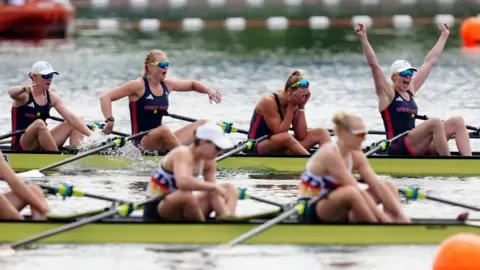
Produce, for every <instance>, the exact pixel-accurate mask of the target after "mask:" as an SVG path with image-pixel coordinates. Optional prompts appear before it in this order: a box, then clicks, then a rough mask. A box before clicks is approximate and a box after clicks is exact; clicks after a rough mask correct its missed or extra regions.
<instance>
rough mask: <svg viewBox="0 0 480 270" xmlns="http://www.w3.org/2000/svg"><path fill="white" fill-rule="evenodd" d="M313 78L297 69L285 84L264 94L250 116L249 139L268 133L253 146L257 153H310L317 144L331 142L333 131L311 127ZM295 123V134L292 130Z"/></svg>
mask: <svg viewBox="0 0 480 270" xmlns="http://www.w3.org/2000/svg"><path fill="white" fill-rule="evenodd" d="M309 87H310V82H309V81H308V80H307V79H306V78H305V77H304V76H303V75H302V74H301V72H300V71H294V72H293V73H292V74H291V75H290V76H289V77H288V79H287V81H286V82H285V87H284V88H283V89H281V90H279V91H277V92H276V93H268V94H265V95H263V96H262V97H261V98H260V100H259V101H258V102H257V104H256V105H255V109H254V111H253V115H252V118H251V120H250V130H249V133H248V138H249V139H258V138H260V137H262V136H265V135H268V136H269V137H268V139H267V140H264V141H262V142H260V143H259V144H257V145H256V147H255V148H254V149H253V150H252V151H253V152H255V153H257V154H284V153H289V154H294V155H309V154H310V153H309V150H310V149H311V148H312V147H313V146H314V145H316V144H319V145H322V144H324V143H327V142H330V133H329V132H328V131H327V130H326V129H323V128H315V129H308V127H307V120H306V118H305V105H306V104H307V102H308V100H309V99H310V89H309ZM291 126H293V132H294V135H291V134H290V133H288V131H289V129H290V127H291Z"/></svg>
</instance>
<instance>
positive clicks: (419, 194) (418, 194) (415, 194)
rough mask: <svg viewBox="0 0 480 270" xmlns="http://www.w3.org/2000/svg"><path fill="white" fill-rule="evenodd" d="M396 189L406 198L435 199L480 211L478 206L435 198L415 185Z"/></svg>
mask: <svg viewBox="0 0 480 270" xmlns="http://www.w3.org/2000/svg"><path fill="white" fill-rule="evenodd" d="M398 190H399V191H400V192H401V193H402V194H403V195H404V196H405V198H407V199H411V200H416V199H427V200H431V201H436V202H440V203H444V204H449V205H452V206H458V207H463V208H466V209H470V210H475V211H480V208H479V207H476V206H472V205H468V204H463V203H458V202H454V201H449V200H445V199H441V198H437V197H434V196H430V195H427V194H425V192H424V191H422V190H420V189H419V188H417V187H408V188H399V189H398Z"/></svg>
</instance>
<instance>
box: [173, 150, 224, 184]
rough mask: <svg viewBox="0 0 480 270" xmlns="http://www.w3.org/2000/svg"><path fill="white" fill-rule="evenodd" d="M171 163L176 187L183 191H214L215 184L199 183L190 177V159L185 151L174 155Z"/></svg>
mask: <svg viewBox="0 0 480 270" xmlns="http://www.w3.org/2000/svg"><path fill="white" fill-rule="evenodd" d="M172 158H174V160H172V162H173V175H174V176H175V180H176V182H177V187H178V188H179V189H183V190H201V191H214V190H215V189H216V186H215V183H212V182H204V181H199V180H198V179H196V178H195V177H194V176H192V175H191V168H190V163H191V162H192V157H191V156H190V155H189V154H188V153H187V152H186V151H179V152H178V153H176V155H175V156H174V157H172Z"/></svg>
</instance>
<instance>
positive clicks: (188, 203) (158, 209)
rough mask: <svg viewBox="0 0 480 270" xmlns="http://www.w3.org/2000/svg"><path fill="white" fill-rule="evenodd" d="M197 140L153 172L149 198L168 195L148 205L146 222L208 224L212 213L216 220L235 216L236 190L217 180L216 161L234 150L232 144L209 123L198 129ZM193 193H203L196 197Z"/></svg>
mask: <svg viewBox="0 0 480 270" xmlns="http://www.w3.org/2000/svg"><path fill="white" fill-rule="evenodd" d="M194 138H195V139H194V141H193V144H192V145H190V146H183V145H181V146H178V147H176V148H174V149H173V150H171V151H170V152H168V154H167V155H166V156H165V157H164V158H163V159H162V161H160V163H159V165H158V167H157V168H156V169H155V171H154V172H153V174H152V176H151V179H150V182H149V183H148V186H147V196H149V197H154V196H158V195H161V194H167V193H168V194H169V195H168V196H167V197H165V199H163V200H162V201H161V202H160V203H158V202H157V203H151V204H148V205H146V206H145V208H144V212H143V216H144V218H145V219H148V220H162V219H167V220H194V221H205V219H206V218H208V217H209V215H210V213H211V212H212V211H214V212H215V213H216V216H217V217H218V216H233V215H234V214H235V208H236V204H237V198H238V195H237V190H236V189H235V187H234V186H233V185H231V184H230V183H221V184H220V183H216V181H215V176H216V169H217V167H216V161H215V158H216V157H217V155H218V154H219V153H220V152H221V151H222V150H224V149H228V148H231V147H233V145H232V143H231V142H230V141H229V140H228V139H227V138H226V137H225V136H224V132H223V130H222V128H221V127H220V126H218V125H216V124H214V123H210V122H207V123H206V124H203V125H201V126H199V127H198V128H197V129H196V130H195V131H194ZM201 177H203V178H204V180H205V181H202V180H200V179H199V178H201ZM192 191H200V193H199V194H197V195H194V194H193V193H192Z"/></svg>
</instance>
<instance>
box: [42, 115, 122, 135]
mask: <svg viewBox="0 0 480 270" xmlns="http://www.w3.org/2000/svg"><path fill="white" fill-rule="evenodd" d="M50 119H52V120H55V121H58V122H63V121H65V120H64V119H62V118H60V117H56V116H50ZM86 126H87V127H88V128H90V129H91V128H92V125H86ZM112 134H113V135H117V136H122V137H128V136H130V134H127V133H123V132H118V131H115V130H114V131H112Z"/></svg>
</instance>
